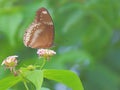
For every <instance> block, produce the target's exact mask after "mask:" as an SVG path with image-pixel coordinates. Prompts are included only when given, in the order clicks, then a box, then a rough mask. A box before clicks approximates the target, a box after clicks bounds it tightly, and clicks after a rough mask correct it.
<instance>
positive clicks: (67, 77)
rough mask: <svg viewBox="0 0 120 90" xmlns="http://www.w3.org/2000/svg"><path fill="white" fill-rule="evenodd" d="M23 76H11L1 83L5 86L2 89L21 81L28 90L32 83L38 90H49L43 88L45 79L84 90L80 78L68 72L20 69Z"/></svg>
mask: <svg viewBox="0 0 120 90" xmlns="http://www.w3.org/2000/svg"><path fill="white" fill-rule="evenodd" d="M20 72H22V73H21V75H20V76H16V77H15V76H9V77H6V78H4V79H2V80H1V81H0V84H1V85H2V84H3V83H4V85H3V86H1V87H0V89H1V90H6V89H8V88H10V87H12V86H13V85H15V84H17V83H18V82H20V81H23V82H24V84H25V87H26V89H27V90H29V88H28V86H27V82H28V81H29V82H31V83H32V84H33V85H34V86H35V88H36V90H49V89H47V88H42V89H41V86H42V83H43V77H44V78H47V79H50V80H55V81H57V82H61V83H63V84H65V85H67V86H68V87H70V88H72V90H83V86H82V83H81V81H80V79H79V77H78V76H77V75H76V74H75V73H73V72H71V71H68V70H49V69H48V70H47V69H46V70H32V71H30V70H28V69H27V68H21V69H20ZM71 81H72V82H71Z"/></svg>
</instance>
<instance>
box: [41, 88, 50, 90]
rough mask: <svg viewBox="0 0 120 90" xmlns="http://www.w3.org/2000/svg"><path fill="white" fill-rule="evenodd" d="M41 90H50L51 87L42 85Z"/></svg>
mask: <svg viewBox="0 0 120 90" xmlns="http://www.w3.org/2000/svg"><path fill="white" fill-rule="evenodd" d="M41 90H50V89H48V88H45V87H42V88H41Z"/></svg>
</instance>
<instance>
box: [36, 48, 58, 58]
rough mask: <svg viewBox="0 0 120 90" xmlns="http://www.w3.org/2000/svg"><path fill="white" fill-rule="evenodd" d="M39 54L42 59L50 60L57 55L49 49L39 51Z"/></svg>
mask: <svg viewBox="0 0 120 90" xmlns="http://www.w3.org/2000/svg"><path fill="white" fill-rule="evenodd" d="M37 54H38V55H39V56H40V57H44V58H47V59H49V58H50V57H51V56H53V55H55V54H56V52H55V51H53V50H49V49H38V51H37Z"/></svg>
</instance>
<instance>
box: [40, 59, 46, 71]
mask: <svg viewBox="0 0 120 90" xmlns="http://www.w3.org/2000/svg"><path fill="white" fill-rule="evenodd" d="M45 63H46V59H44V60H43V63H42V65H41V67H40V69H42V68H43V67H44V65H45Z"/></svg>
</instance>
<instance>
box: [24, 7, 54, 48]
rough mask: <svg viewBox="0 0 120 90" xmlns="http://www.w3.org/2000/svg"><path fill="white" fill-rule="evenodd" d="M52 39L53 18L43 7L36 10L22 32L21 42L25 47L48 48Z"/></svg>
mask: <svg viewBox="0 0 120 90" xmlns="http://www.w3.org/2000/svg"><path fill="white" fill-rule="evenodd" d="M53 41H54V24H53V20H52V18H51V16H50V14H49V12H48V11H47V9H45V8H40V9H38V11H37V12H36V17H35V19H34V21H33V22H32V24H31V25H30V26H29V27H28V29H27V30H26V32H25V34H24V38H23V42H24V45H25V46H26V47H31V48H36V49H40V48H50V47H52V46H53Z"/></svg>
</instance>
